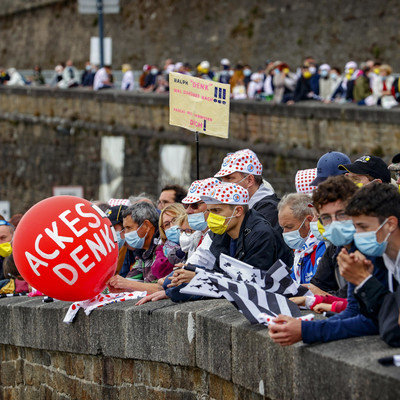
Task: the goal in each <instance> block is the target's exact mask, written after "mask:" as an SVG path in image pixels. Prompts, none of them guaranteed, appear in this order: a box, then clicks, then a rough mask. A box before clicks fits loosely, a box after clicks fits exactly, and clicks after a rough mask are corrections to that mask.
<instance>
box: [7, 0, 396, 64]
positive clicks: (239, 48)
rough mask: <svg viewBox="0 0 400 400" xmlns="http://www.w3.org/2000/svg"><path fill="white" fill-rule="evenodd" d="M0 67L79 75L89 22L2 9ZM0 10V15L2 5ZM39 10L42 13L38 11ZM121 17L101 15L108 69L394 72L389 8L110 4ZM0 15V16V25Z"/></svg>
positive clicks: (65, 7)
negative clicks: (275, 63)
mask: <svg viewBox="0 0 400 400" xmlns="http://www.w3.org/2000/svg"><path fill="white" fill-rule="evenodd" d="M1 4H2V7H1V10H0V37H1V38H2V40H1V41H0V56H1V57H0V60H1V62H0V63H1V64H3V65H4V66H6V67H13V66H15V67H18V68H20V69H28V68H33V66H34V65H35V64H40V65H42V67H43V68H45V69H51V68H54V66H55V65H56V64H58V63H59V62H60V61H65V60H67V59H69V58H73V59H74V60H75V62H76V64H77V65H78V66H79V67H80V68H83V66H84V62H85V61H86V60H87V59H88V58H89V47H90V37H91V36H97V35H98V25H97V22H98V21H97V16H96V15H79V14H78V7H77V4H78V1H77V0H2V2H1ZM3 4H4V6H3ZM45 4H47V5H45ZM120 4H121V12H120V14H118V15H106V16H105V18H104V23H105V25H104V26H105V35H107V36H110V37H112V39H113V64H114V66H115V67H116V68H118V69H119V68H120V66H121V64H122V63H125V62H129V63H131V64H132V65H133V67H134V68H135V69H141V68H142V66H143V65H144V64H145V63H150V64H159V65H162V63H163V61H164V60H165V59H167V58H170V57H172V58H173V59H174V60H175V61H178V60H179V61H189V62H190V63H191V64H192V65H193V66H194V65H196V63H198V62H200V61H201V60H204V59H208V60H209V61H210V62H211V64H212V65H216V66H218V65H219V62H220V60H221V59H222V58H223V57H228V58H229V59H230V60H231V61H232V63H234V64H236V63H237V62H239V61H241V62H243V63H250V64H251V65H252V67H253V68H254V69H256V68H258V67H259V66H262V65H264V63H265V61H266V60H267V59H272V60H278V59H279V60H284V61H286V62H288V63H289V64H290V65H291V67H292V68H293V69H294V68H295V67H297V66H299V65H300V64H301V62H302V60H303V59H304V58H305V57H306V56H309V55H310V54H311V55H313V56H314V57H315V58H316V59H317V60H318V61H319V62H321V63H323V62H327V63H329V64H331V65H337V66H339V67H340V68H342V69H343V67H344V64H345V63H346V62H347V61H349V60H350V59H355V60H356V61H358V62H361V61H365V60H367V59H370V58H380V59H382V60H384V61H386V62H388V63H389V64H391V65H392V66H393V67H394V69H395V70H396V71H397V66H398V65H399V63H400V55H399V52H398V46H399V43H400V34H399V31H398V18H397V16H398V15H399V13H400V4H399V2H398V1H396V0H382V1H379V2H377V1H374V0H364V1H363V2H361V3H360V2H349V1H346V0H296V1H293V0H268V1H266V0H246V1H244V0H229V1H228V0H219V1H218V2H215V1H213V0H202V1H196V0H172V1H155V0H120ZM2 14H3V16H1V15H2Z"/></svg>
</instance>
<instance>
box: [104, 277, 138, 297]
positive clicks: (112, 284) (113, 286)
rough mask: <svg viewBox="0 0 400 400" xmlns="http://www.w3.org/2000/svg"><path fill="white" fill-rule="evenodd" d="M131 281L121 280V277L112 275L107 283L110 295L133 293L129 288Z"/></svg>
mask: <svg viewBox="0 0 400 400" xmlns="http://www.w3.org/2000/svg"><path fill="white" fill-rule="evenodd" d="M131 284H132V280H131V279H126V278H123V277H122V276H121V275H114V276H113V277H112V278H111V279H110V280H109V281H108V282H107V286H108V289H109V290H110V292H111V293H119V292H125V291H126V292H129V291H133V289H132V288H131Z"/></svg>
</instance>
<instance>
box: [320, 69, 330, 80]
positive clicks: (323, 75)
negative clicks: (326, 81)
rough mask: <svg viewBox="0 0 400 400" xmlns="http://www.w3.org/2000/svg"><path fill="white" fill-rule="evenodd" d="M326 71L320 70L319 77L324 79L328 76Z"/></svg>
mask: <svg viewBox="0 0 400 400" xmlns="http://www.w3.org/2000/svg"><path fill="white" fill-rule="evenodd" d="M328 73H329V72H328V70H326V69H323V70H321V71H320V73H319V74H320V75H321V76H322V77H323V78H326V77H327V76H328Z"/></svg>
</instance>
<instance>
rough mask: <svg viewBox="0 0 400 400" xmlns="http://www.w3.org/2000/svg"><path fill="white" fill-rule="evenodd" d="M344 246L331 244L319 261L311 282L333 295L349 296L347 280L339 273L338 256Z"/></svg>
mask: <svg viewBox="0 0 400 400" xmlns="http://www.w3.org/2000/svg"><path fill="white" fill-rule="evenodd" d="M341 248H342V247H336V246H334V245H330V246H329V247H328V248H327V249H326V251H325V253H324V255H323V256H322V257H321V260H320V261H319V263H318V267H317V270H316V271H315V274H314V276H313V277H312V279H311V281H310V283H312V284H313V285H315V286H317V287H318V288H320V289H321V290H323V291H324V292H327V293H329V294H331V295H333V296H338V297H342V298H343V299H345V298H346V297H347V282H346V281H345V279H344V278H343V277H342V276H341V275H340V273H339V266H338V263H337V256H338V254H339V251H340V250H341Z"/></svg>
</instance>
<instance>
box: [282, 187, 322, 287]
mask: <svg viewBox="0 0 400 400" xmlns="http://www.w3.org/2000/svg"><path fill="white" fill-rule="evenodd" d="M309 205H310V197H309V196H307V195H306V194H300V193H291V194H288V195H285V196H284V197H283V198H282V200H281V201H280V202H279V204H278V218H279V225H280V226H281V227H282V229H283V239H284V241H285V242H286V244H287V245H288V246H289V247H290V248H291V249H293V250H294V263H293V269H292V274H291V276H292V278H293V279H294V280H296V281H297V282H298V283H309V282H310V280H311V278H312V277H313V276H314V274H315V271H316V269H317V265H318V262H319V260H320V259H321V257H322V255H323V254H324V252H325V243H324V241H323V240H318V239H317V238H316V237H315V236H314V235H313V233H312V232H311V229H310V224H311V221H312V220H313V219H314V215H313V209H312V207H309Z"/></svg>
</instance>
